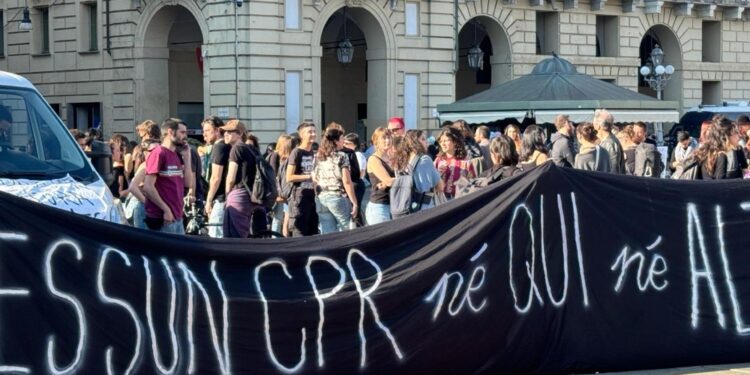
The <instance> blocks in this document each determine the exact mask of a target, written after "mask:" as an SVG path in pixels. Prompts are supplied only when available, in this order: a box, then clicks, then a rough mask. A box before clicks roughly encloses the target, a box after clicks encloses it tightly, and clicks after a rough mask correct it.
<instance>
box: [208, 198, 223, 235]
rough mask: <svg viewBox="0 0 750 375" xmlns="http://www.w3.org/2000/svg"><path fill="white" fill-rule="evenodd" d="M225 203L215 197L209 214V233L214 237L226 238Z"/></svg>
mask: <svg viewBox="0 0 750 375" xmlns="http://www.w3.org/2000/svg"><path fill="white" fill-rule="evenodd" d="M224 204H225V202H219V201H218V200H216V199H214V204H213V207H212V208H211V215H209V216H208V224H209V226H208V235H209V236H210V237H213V238H224V228H223V227H222V226H223V225H224Z"/></svg>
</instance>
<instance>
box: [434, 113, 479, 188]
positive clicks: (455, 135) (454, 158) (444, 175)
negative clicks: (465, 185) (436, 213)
mask: <svg viewBox="0 0 750 375" xmlns="http://www.w3.org/2000/svg"><path fill="white" fill-rule="evenodd" d="M438 142H439V143H440V153H439V154H438V156H437V158H436V159H435V168H437V170H438V172H440V177H441V179H442V180H443V183H445V190H444V192H445V197H446V198H447V199H453V197H454V196H455V194H456V181H458V180H459V179H460V178H461V177H465V178H467V179H472V178H476V177H477V174H476V172H475V171H474V166H473V165H471V163H469V162H468V161H467V160H466V149H465V148H464V141H463V138H462V137H461V134H460V133H459V132H458V131H456V130H455V129H453V128H445V129H443V131H442V132H441V133H440V137H438Z"/></svg>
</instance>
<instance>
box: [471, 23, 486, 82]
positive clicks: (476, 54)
mask: <svg viewBox="0 0 750 375" xmlns="http://www.w3.org/2000/svg"><path fill="white" fill-rule="evenodd" d="M468 58H469V69H471V70H473V71H475V72H476V71H477V70H483V69H484V51H482V49H481V48H480V47H479V44H477V23H476V21H474V46H473V47H471V49H470V50H469V55H468Z"/></svg>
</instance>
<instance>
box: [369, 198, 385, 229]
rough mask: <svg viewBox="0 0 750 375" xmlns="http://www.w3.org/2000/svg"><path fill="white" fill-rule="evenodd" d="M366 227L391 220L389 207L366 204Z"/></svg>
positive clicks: (382, 204) (381, 204)
mask: <svg viewBox="0 0 750 375" xmlns="http://www.w3.org/2000/svg"><path fill="white" fill-rule="evenodd" d="M365 219H366V220H367V225H375V224H380V223H385V222H386V221H390V220H391V205H389V204H384V203H372V202H370V203H368V204H367V210H366V211H365Z"/></svg>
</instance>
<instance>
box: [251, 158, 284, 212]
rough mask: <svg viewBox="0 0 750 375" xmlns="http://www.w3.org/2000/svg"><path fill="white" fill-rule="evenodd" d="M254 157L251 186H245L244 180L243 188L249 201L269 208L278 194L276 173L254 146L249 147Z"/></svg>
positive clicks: (274, 202)
mask: <svg viewBox="0 0 750 375" xmlns="http://www.w3.org/2000/svg"><path fill="white" fill-rule="evenodd" d="M250 149H251V150H252V153H253V157H254V158H255V179H254V180H253V188H252V189H250V187H248V186H247V184H246V183H245V181H243V182H242V183H243V184H245V189H247V192H248V194H250V201H251V202H253V203H255V204H258V205H261V206H263V207H265V208H266V210H271V209H272V208H273V206H274V205H275V204H276V198H277V197H278V196H279V191H278V189H277V187H276V174H275V173H274V172H273V168H272V167H271V164H270V163H268V161H266V160H265V159H263V157H262V156H261V155H260V153H258V151H257V150H255V148H253V147H252V146H251V147H250Z"/></svg>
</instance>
